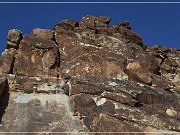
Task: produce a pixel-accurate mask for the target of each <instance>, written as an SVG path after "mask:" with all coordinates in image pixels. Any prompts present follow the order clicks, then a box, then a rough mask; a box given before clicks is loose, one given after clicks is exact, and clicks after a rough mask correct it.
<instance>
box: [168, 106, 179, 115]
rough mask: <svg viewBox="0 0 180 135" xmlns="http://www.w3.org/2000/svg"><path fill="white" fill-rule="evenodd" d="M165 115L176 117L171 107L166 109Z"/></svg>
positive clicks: (175, 112)
mask: <svg viewBox="0 0 180 135" xmlns="http://www.w3.org/2000/svg"><path fill="white" fill-rule="evenodd" d="M166 114H167V115H169V116H176V115H177V111H176V110H174V108H173V107H171V108H168V109H166Z"/></svg>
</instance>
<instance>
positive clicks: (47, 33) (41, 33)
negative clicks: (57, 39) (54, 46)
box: [31, 28, 54, 40]
mask: <svg viewBox="0 0 180 135" xmlns="http://www.w3.org/2000/svg"><path fill="white" fill-rule="evenodd" d="M31 35H32V36H34V37H37V38H43V39H46V40H54V32H53V31H51V30H48V29H41V28H36V29H34V30H33V31H32V33H31Z"/></svg>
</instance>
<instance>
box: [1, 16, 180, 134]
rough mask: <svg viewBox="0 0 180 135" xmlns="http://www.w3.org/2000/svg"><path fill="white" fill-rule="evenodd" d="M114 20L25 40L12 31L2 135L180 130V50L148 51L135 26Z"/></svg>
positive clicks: (4, 63)
mask: <svg viewBox="0 0 180 135" xmlns="http://www.w3.org/2000/svg"><path fill="white" fill-rule="evenodd" d="M110 20H111V18H109V17H105V16H86V17H84V18H83V19H82V20H81V21H80V23H78V22H76V21H74V20H70V19H66V20H63V21H60V22H58V23H57V24H55V26H54V28H53V29H54V31H51V30H48V29H40V28H38V29H34V30H33V31H32V33H31V34H30V35H27V36H24V37H23V39H22V34H21V32H20V31H18V30H11V31H10V32H9V34H8V47H7V48H8V49H6V50H5V52H4V53H3V55H2V56H1V57H0V78H1V79H0V96H1V99H0V124H1V125H0V132H10V131H11V132H38V133H40V132H48V133H51V132H63V133H66V134H67V133H68V132H71V134H72V132H73V134H75V133H76V134H81V132H85V133H82V134H96V133H95V132H103V134H110V133H111V134H112V132H114V133H116V134H117V133H119V132H126V133H127V132H129V134H130V133H131V132H139V133H141V134H148V133H147V132H158V133H159V132H160V133H165V132H166V133H170V132H171V133H172V134H176V133H179V132H180V59H179V56H180V51H179V50H176V49H172V48H165V47H161V46H154V47H149V46H148V45H145V44H143V43H142V39H141V37H140V36H139V35H138V34H137V33H135V32H134V31H132V28H131V26H130V24H129V23H128V22H120V23H118V24H117V25H113V26H109V22H110ZM6 78H7V79H6ZM1 84H2V85H1ZM89 131H90V132H94V133H89ZM145 132H146V133H145Z"/></svg>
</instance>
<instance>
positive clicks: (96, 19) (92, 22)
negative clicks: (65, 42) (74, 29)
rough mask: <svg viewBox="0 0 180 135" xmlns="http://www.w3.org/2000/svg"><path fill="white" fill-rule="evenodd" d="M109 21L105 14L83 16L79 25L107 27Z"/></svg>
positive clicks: (91, 27) (92, 27) (84, 26)
mask: <svg viewBox="0 0 180 135" xmlns="http://www.w3.org/2000/svg"><path fill="white" fill-rule="evenodd" d="M110 21H111V18H110V17H107V16H85V17H83V18H82V20H81V22H80V27H83V28H90V29H94V28H95V27H107V26H108V24H109V22H110Z"/></svg>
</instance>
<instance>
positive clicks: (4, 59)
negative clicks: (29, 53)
mask: <svg viewBox="0 0 180 135" xmlns="http://www.w3.org/2000/svg"><path fill="white" fill-rule="evenodd" d="M16 53H17V51H16V50H15V49H13V48H10V49H6V50H5V52H3V53H2V55H1V57H0V74H12V73H13V67H14V61H15V54H16Z"/></svg>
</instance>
